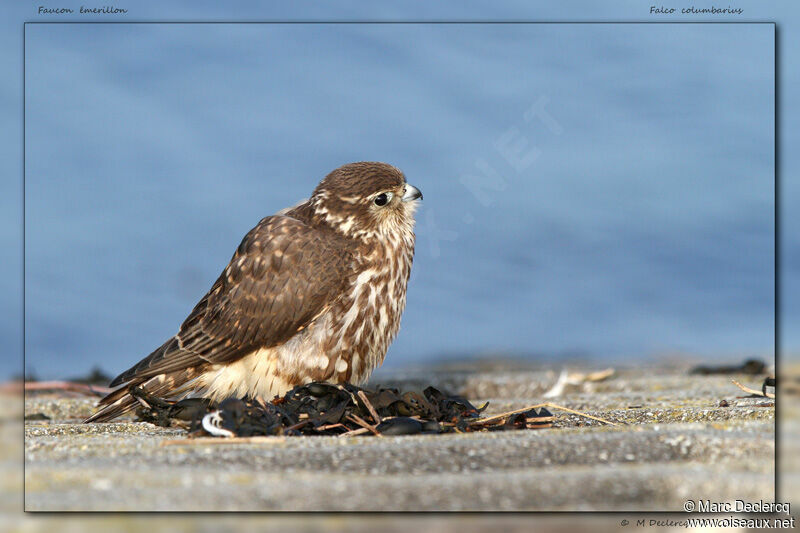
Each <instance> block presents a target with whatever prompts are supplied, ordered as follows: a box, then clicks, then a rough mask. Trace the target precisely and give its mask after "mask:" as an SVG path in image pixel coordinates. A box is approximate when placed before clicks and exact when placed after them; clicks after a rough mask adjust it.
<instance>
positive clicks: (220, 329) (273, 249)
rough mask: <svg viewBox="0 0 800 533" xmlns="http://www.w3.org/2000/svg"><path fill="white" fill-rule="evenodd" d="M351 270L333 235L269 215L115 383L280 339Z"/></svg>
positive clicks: (303, 322)
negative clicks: (177, 321)
mask: <svg viewBox="0 0 800 533" xmlns="http://www.w3.org/2000/svg"><path fill="white" fill-rule="evenodd" d="M354 274H355V265H354V261H353V259H352V255H351V253H350V252H349V251H348V250H347V249H346V247H345V246H344V245H342V243H341V241H340V240H339V239H338V238H337V237H336V236H334V235H330V234H328V233H322V232H321V231H320V230H317V229H314V228H312V227H310V226H308V225H306V224H305V223H303V222H301V221H299V220H297V219H294V218H291V217H286V216H271V217H267V218H264V219H263V220H262V221H261V222H260V223H259V224H258V225H257V226H256V227H255V228H253V229H252V230H251V231H250V232H249V233H248V234H247V235H246V236H245V238H244V239H243V240H242V243H241V244H240V245H239V248H238V249H237V250H236V253H234V254H233V258H232V259H231V262H230V263H229V264H228V266H227V267H226V268H225V270H224V271H223V272H222V274H221V275H220V277H219V279H217V281H216V282H215V283H214V285H213V286H212V287H211V290H210V291H208V293H207V294H206V295H205V296H204V297H203V299H202V300H200V302H199V303H198V304H197V305H196V306H195V308H194V309H193V310H192V312H191V314H190V315H189V316H188V318H186V320H185V321H184V322H183V324H182V325H181V328H180V331H179V332H178V334H177V335H175V336H174V337H173V338H172V339H170V340H168V341H167V342H166V343H164V344H163V345H162V346H161V347H160V348H159V349H157V350H156V351H154V352H153V353H152V354H150V355H149V356H147V357H145V358H144V359H142V360H141V361H140V362H139V363H137V364H136V365H135V366H133V367H132V368H130V369H129V370H127V371H125V372H123V373H122V374H120V375H119V376H118V377H117V378H116V379H114V381H113V382H112V383H111V386H112V387H114V386H117V385H120V384H123V383H126V382H129V381H132V380H135V381H137V382H139V381H142V380H145V379H148V378H150V377H153V376H157V375H159V374H165V373H169V372H175V371H178V370H183V369H186V368H190V367H197V366H198V365H204V364H209V363H210V364H218V363H226V362H233V361H236V360H237V359H239V358H240V357H243V356H244V355H246V354H247V353H250V352H251V351H253V350H254V349H257V348H261V347H271V346H276V345H279V344H282V343H284V342H286V341H287V340H288V339H289V338H291V337H292V336H293V335H294V334H295V333H297V332H298V331H299V330H301V329H303V328H304V327H306V326H307V325H308V324H309V323H310V322H311V321H312V320H313V319H314V318H316V317H317V316H318V315H319V314H320V313H322V312H323V311H324V310H325V309H326V308H327V307H328V306H329V305H330V304H331V303H332V302H333V301H335V300H336V299H337V298H338V297H339V296H340V295H341V294H342V293H343V292H344V291H345V289H346V287H347V286H348V284H349V282H350V277H351V276H352V275H354Z"/></svg>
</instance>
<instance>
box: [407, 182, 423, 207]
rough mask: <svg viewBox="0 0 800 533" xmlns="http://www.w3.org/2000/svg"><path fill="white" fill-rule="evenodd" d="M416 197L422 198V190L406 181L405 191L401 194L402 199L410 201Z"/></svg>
mask: <svg viewBox="0 0 800 533" xmlns="http://www.w3.org/2000/svg"><path fill="white" fill-rule="evenodd" d="M417 198H419V199H420V200H422V191H420V190H419V189H417V188H416V187H414V186H413V185H411V184H408V183H407V184H406V192H405V194H404V195H403V198H402V200H403V201H404V202H410V201H412V200H416V199H417Z"/></svg>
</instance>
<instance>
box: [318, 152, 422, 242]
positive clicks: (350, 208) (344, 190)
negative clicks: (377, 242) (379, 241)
mask: <svg viewBox="0 0 800 533" xmlns="http://www.w3.org/2000/svg"><path fill="white" fill-rule="evenodd" d="M419 200H422V193H421V192H420V191H419V189H417V188H416V187H414V186H413V185H410V184H408V183H406V177H405V176H404V175H403V173H402V172H400V170H398V169H397V168H395V167H393V166H392V165H387V164H386V163H375V162H361V163H350V164H349V165H344V166H343V167H339V168H337V169H336V170H334V171H333V172H331V173H330V174H328V175H327V176H325V179H323V180H322V181H321V182H320V183H319V185H318V186H317V188H316V189H314V194H312V195H311V198H310V199H309V204H310V205H311V207H312V209H313V211H314V215H315V218H317V219H318V220H320V221H322V222H324V223H325V224H327V225H329V226H330V227H332V228H333V229H334V230H335V231H337V232H339V233H341V234H343V235H345V236H347V237H352V238H361V239H371V238H375V237H381V236H384V237H387V236H388V237H398V236H405V235H411V236H413V231H414V212H415V211H416V209H417V206H418V204H419Z"/></svg>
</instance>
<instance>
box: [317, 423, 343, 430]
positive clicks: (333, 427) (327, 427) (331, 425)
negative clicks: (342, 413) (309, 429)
mask: <svg viewBox="0 0 800 533" xmlns="http://www.w3.org/2000/svg"><path fill="white" fill-rule="evenodd" d="M346 427H347V426H345V425H344V424H342V423H341V422H340V423H338V424H328V425H326V426H319V427H318V428H316V430H317V431H328V430H329V429H336V428H346Z"/></svg>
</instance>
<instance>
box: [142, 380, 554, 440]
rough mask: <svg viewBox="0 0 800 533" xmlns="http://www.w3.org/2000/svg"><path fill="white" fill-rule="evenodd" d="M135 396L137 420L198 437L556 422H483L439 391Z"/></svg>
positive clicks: (542, 412)
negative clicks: (213, 398)
mask: <svg viewBox="0 0 800 533" xmlns="http://www.w3.org/2000/svg"><path fill="white" fill-rule="evenodd" d="M131 393H132V394H133V395H134V396H135V397H136V398H137V399H138V400H139V403H140V404H141V406H140V407H139V408H138V409H137V412H136V413H137V416H138V418H139V420H140V421H144V422H150V423H153V424H157V425H160V426H166V427H185V428H187V429H188V430H189V433H190V436H195V437H201V436H208V435H212V436H220V437H252V436H261V435H264V436H266V435H283V436H299V435H329V436H331V435H332V436H336V435H339V436H351V435H361V434H372V435H414V434H421V433H425V434H437V433H452V432H456V433H465V432H471V431H498V430H509V429H534V428H543V427H550V425H551V422H552V421H553V416H552V414H551V413H550V412H549V411H548V410H547V409H545V408H544V407H541V408H538V409H533V408H532V409H529V410H518V411H512V412H510V413H505V414H502V415H497V416H493V417H489V418H481V417H480V414H481V412H482V411H483V410H484V409H486V407H487V405H488V402H487V404H485V405H483V406H482V407H475V406H474V405H472V404H471V403H470V402H469V401H468V400H466V399H464V398H462V397H460V396H456V395H450V394H446V393H443V392H441V391H439V390H438V389H436V388H434V387H428V388H426V389H425V390H424V391H422V392H421V393H420V392H417V391H409V392H404V393H401V392H400V391H399V390H398V389H394V388H380V387H379V388H377V389H375V390H368V389H364V388H361V387H357V386H355V385H350V384H345V385H332V384H329V383H309V384H307V385H300V386H298V387H295V388H293V389H292V390H290V391H289V392H287V393H286V394H285V395H284V396H283V397H276V398H275V399H273V400H272V401H271V402H264V401H262V400H261V399H258V398H257V399H244V400H239V399H228V400H225V401H223V402H221V403H220V404H219V405H214V404H212V403H210V402H209V401H207V400H204V399H187V400H181V401H178V402H168V401H165V400H162V399H159V398H155V397H153V396H150V395H148V394H147V393H145V392H144V391H142V390H141V389H133V390H132V391H131Z"/></svg>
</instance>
